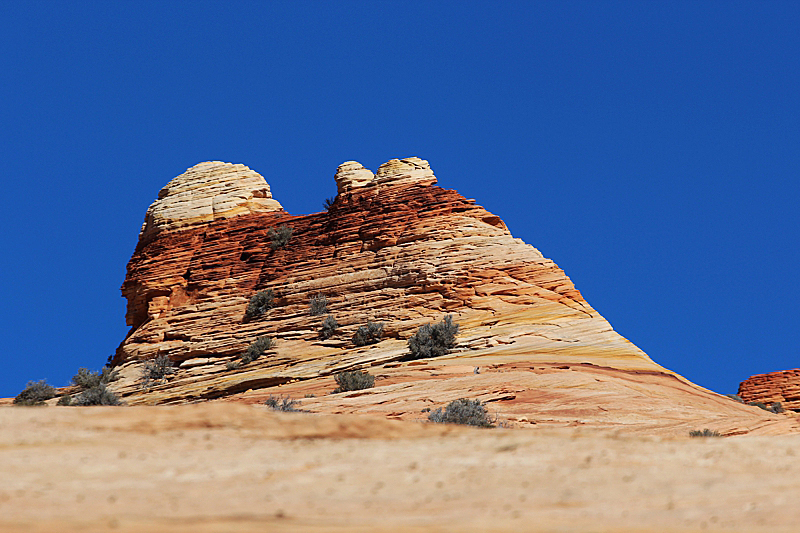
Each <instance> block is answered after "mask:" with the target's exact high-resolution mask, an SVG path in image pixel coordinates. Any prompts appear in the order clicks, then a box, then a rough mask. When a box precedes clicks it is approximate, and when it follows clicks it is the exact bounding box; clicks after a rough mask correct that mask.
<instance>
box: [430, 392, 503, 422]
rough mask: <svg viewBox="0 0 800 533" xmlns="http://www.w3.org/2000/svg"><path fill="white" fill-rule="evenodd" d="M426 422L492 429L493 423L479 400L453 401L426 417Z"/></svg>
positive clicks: (462, 399) (463, 399)
mask: <svg viewBox="0 0 800 533" xmlns="http://www.w3.org/2000/svg"><path fill="white" fill-rule="evenodd" d="M428 420H430V421H431V422H434V423H437V424H464V425H467V426H478V427H492V426H493V425H494V424H493V421H492V419H491V417H490V416H489V411H488V410H487V409H486V405H485V404H484V403H483V402H481V401H480V400H470V399H467V398H459V399H458V400H453V401H452V402H450V403H448V404H447V406H445V408H444V410H442V408H441V407H439V408H437V409H436V410H435V411H433V412H431V414H429V415H428Z"/></svg>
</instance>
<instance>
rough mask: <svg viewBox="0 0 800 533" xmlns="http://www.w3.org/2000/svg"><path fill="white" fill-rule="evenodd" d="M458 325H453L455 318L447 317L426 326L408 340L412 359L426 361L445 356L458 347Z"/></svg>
mask: <svg viewBox="0 0 800 533" xmlns="http://www.w3.org/2000/svg"><path fill="white" fill-rule="evenodd" d="M457 334H458V324H454V323H453V317H452V316H450V315H447V316H445V317H444V320H442V321H441V322H438V323H436V324H425V325H424V326H422V327H420V328H419V329H418V330H417V332H416V333H415V334H414V335H412V336H411V338H410V339H408V348H409V350H411V359H424V358H426V357H437V356H440V355H444V354H446V353H447V352H449V351H450V350H451V349H453V348H454V347H455V345H456V335H457Z"/></svg>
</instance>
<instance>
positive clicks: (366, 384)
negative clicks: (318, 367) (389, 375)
mask: <svg viewBox="0 0 800 533" xmlns="http://www.w3.org/2000/svg"><path fill="white" fill-rule="evenodd" d="M333 379H334V380H336V384H337V385H339V386H338V387H337V388H336V389H335V390H334V391H333V394H336V393H337V392H347V391H354V390H363V389H371V388H372V387H374V386H375V376H373V375H372V374H370V373H369V372H366V371H361V370H352V371H348V372H340V373H338V374H336V375H335V376H333Z"/></svg>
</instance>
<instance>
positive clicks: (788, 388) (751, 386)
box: [739, 368, 800, 411]
mask: <svg viewBox="0 0 800 533" xmlns="http://www.w3.org/2000/svg"><path fill="white" fill-rule="evenodd" d="M739 397H741V398H742V400H744V401H745V402H761V403H764V404H766V405H771V404H773V403H775V402H780V403H781V405H782V406H783V408H784V409H792V410H795V411H800V368H795V369H792V370H783V371H781V372H770V373H769V374H758V375H755V376H751V377H750V378H748V379H746V380H744V381H742V383H741V384H740V385H739Z"/></svg>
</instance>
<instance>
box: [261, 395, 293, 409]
mask: <svg viewBox="0 0 800 533" xmlns="http://www.w3.org/2000/svg"><path fill="white" fill-rule="evenodd" d="M264 403H265V404H266V405H267V407H269V408H270V409H273V410H274V411H290V412H291V411H300V409H298V408H297V407H295V406H296V405H297V402H296V401H294V400H292V399H291V398H290V397H288V396H273V395H271V394H270V395H269V398H267V401H266V402H264Z"/></svg>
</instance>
